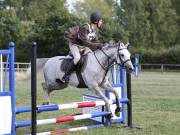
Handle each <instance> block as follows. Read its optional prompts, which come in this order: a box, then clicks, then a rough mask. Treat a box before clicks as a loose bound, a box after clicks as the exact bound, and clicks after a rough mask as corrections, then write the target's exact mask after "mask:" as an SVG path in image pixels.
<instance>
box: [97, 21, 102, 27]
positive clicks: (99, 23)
mask: <svg viewBox="0 0 180 135" xmlns="http://www.w3.org/2000/svg"><path fill="white" fill-rule="evenodd" d="M102 23H103V21H102V19H101V20H99V21H98V24H97V26H98V28H100V27H101V25H102Z"/></svg>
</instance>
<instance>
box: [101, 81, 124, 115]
mask: <svg viewBox="0 0 180 135" xmlns="http://www.w3.org/2000/svg"><path fill="white" fill-rule="evenodd" d="M102 88H104V89H106V90H109V91H110V92H112V93H113V94H114V95H115V98H116V109H115V115H116V116H118V117H119V116H120V111H121V107H120V97H119V94H118V92H117V91H116V90H115V89H114V88H113V87H112V85H111V84H110V82H109V81H108V80H106V81H105V82H104V83H103V84H102Z"/></svg>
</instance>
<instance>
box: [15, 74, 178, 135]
mask: <svg viewBox="0 0 180 135" xmlns="http://www.w3.org/2000/svg"><path fill="white" fill-rule="evenodd" d="M41 82H42V75H41V74H38V100H37V102H38V104H42V101H43V93H42V88H41V84H40V83H41ZM86 92H88V90H86V89H76V88H72V87H68V88H66V89H64V90H62V91H54V92H53V93H52V94H51V101H52V102H53V103H67V102H68V103H69V102H73V101H81V100H82V94H84V93H86ZM132 95H133V123H134V124H135V125H138V126H140V127H141V128H142V129H141V130H137V129H132V130H128V129H120V128H117V126H119V124H115V125H112V126H111V127H110V128H105V127H104V128H101V129H92V130H89V131H88V132H87V131H86V132H83V131H81V132H74V133H72V132H71V133H66V134H70V135H84V134H87V135H96V134H98V135H109V134H113V135H124V134H125V135H178V134H180V73H178V72H164V73H158V72H142V73H141V75H140V76H139V77H138V78H136V77H132ZM16 103H17V106H27V105H30V81H26V82H22V81H19V82H16ZM80 112H81V110H80V109H71V110H62V111H56V112H45V113H41V114H38V119H43V118H46V119H47V118H55V117H60V116H67V115H72V114H76V113H80ZM17 120H30V114H29V113H26V114H20V115H17ZM90 124H94V122H89V121H84V120H83V121H75V122H67V123H62V124H52V125H46V126H40V127H38V131H39V132H43V131H44V132H45V131H49V130H54V129H60V128H69V127H78V126H84V125H90ZM25 133H30V128H29V127H28V128H20V129H17V135H23V134H25Z"/></svg>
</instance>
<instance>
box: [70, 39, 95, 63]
mask: <svg viewBox="0 0 180 135" xmlns="http://www.w3.org/2000/svg"><path fill="white" fill-rule="evenodd" d="M69 49H70V51H71V53H72V55H73V56H74V60H73V61H74V64H75V65H76V64H77V63H78V62H79V60H80V58H81V55H80V52H82V51H84V54H87V53H89V52H92V51H91V50H90V49H89V48H88V47H85V46H80V45H76V44H72V43H71V42H69Z"/></svg>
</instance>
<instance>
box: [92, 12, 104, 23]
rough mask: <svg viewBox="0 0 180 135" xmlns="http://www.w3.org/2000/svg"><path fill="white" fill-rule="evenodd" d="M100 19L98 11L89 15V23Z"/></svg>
mask: <svg viewBox="0 0 180 135" xmlns="http://www.w3.org/2000/svg"><path fill="white" fill-rule="evenodd" d="M101 19H102V16H101V14H100V13H99V12H94V13H92V14H91V15H90V20H91V23H95V22H97V21H99V20H101Z"/></svg>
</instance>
